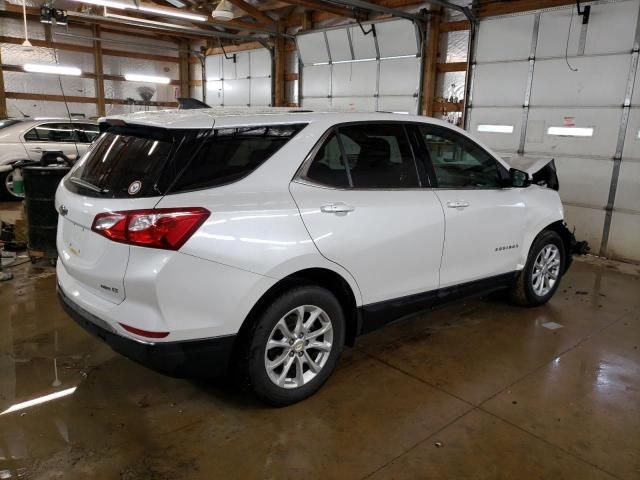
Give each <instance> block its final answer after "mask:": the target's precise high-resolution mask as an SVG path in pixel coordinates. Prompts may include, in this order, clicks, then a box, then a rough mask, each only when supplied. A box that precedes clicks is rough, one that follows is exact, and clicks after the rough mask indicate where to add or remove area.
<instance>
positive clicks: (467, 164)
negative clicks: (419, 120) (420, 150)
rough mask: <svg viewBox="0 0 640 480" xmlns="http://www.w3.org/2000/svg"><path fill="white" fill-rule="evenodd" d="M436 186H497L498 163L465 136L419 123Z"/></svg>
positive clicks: (498, 184)
mask: <svg viewBox="0 0 640 480" xmlns="http://www.w3.org/2000/svg"><path fill="white" fill-rule="evenodd" d="M420 131H421V134H422V138H423V139H424V142H425V145H426V148H427V152H428V154H429V158H430V160H431V164H432V165H433V169H434V171H435V176H436V180H437V182H438V187H441V188H498V187H499V186H500V177H499V164H498V162H496V160H495V159H494V158H493V157H492V156H491V155H489V154H488V153H487V152H486V151H484V150H483V149H482V148H481V147H480V146H478V145H476V144H475V143H474V142H472V141H471V140H469V139H468V138H466V137H464V136H463V135H460V134H458V133H456V132H453V131H451V130H447V129H445V128H440V127H432V126H421V127H420Z"/></svg>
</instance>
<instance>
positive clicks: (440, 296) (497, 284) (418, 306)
mask: <svg viewBox="0 0 640 480" xmlns="http://www.w3.org/2000/svg"><path fill="white" fill-rule="evenodd" d="M517 274H518V272H510V273H505V274H501V275H496V276H493V277H488V278H483V279H481V280H475V281H473V282H467V283H463V284H460V285H453V286H451V287H446V288H440V289H436V290H430V291H428V292H423V293H417V294H415V295H409V296H406V297H400V298H394V299H392V300H385V301H382V302H377V303H370V304H368V305H363V306H361V307H359V315H358V317H359V324H360V325H359V326H358V327H359V328H358V335H364V334H365V333H369V332H372V331H374V330H378V329H379V328H382V327H384V326H385V325H387V324H389V323H392V322H395V321H397V320H401V319H403V318H405V317H409V316H412V315H415V314H417V313H420V312H423V311H426V310H430V309H432V308H434V307H436V306H439V305H443V304H446V303H449V302H453V301H455V300H459V299H461V298H466V297H471V296H475V295H483V294H486V293H490V292H493V291H496V290H501V289H503V288H508V287H509V286H510V285H511V284H512V282H513V280H514V279H515V278H516V276H517Z"/></svg>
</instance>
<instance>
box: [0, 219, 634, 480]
mask: <svg viewBox="0 0 640 480" xmlns="http://www.w3.org/2000/svg"><path fill="white" fill-rule="evenodd" d="M12 208H14V207H12ZM1 209H2V206H0V210H1ZM12 270H13V272H14V273H15V279H14V280H12V281H10V282H7V283H4V284H0V412H3V411H4V410H5V409H7V408H9V407H10V406H11V405H14V404H16V403H20V402H24V401H27V400H30V399H34V398H36V397H41V396H43V395H47V394H50V393H51V392H54V391H60V390H64V389H68V388H72V387H77V389H76V390H75V392H74V393H73V394H71V395H68V396H65V397H64V398H60V399H56V400H52V401H49V402H46V403H42V404H39V405H37V406H32V407H30V408H25V409H23V410H20V411H15V412H11V413H4V414H3V413H0V479H6V478H33V479H53V478H64V479H65V480H67V479H68V480H72V479H87V478H92V479H94V478H95V479H121V480H131V479H145V480H153V479H218V478H219V479H227V478H241V479H254V478H265V479H266V478H269V479H283V478H305V479H314V478H322V479H331V478H341V479H342V478H344V479H361V478H371V479H390V478H397V479H400V478H402V479H414V478H415V479H431V478H433V479H440V478H449V479H462V478H465V479H466V478H481V479H483V478H491V479H502V478H504V479H512V478H518V479H529V478H549V479H554V480H557V479H562V478H566V479H592V478H594V479H595V478H625V479H639V478H640V274H638V273H637V272H638V270H639V269H637V268H634V267H628V268H626V270H627V271H626V273H625V271H624V270H625V269H623V268H621V267H619V266H616V265H613V264H608V263H602V262H598V261H593V260H591V261H586V262H585V261H580V262H576V263H575V264H574V266H573V267H572V269H571V270H570V271H569V273H568V275H567V276H566V277H565V278H564V279H563V281H562V284H561V287H560V290H559V291H558V294H557V295H556V296H555V298H554V299H553V300H552V301H551V302H550V303H549V304H548V305H547V306H544V307H540V308H536V309H520V308H516V307H513V306H510V305H507V304H504V303H501V302H499V301H496V300H486V299H485V300H474V301H469V302H466V303H460V304H456V305H453V306H450V307H447V308H445V309H441V310H438V311H436V312H434V313H431V314H429V315H422V316H419V317H416V318H415V319H412V320H408V321H405V322H403V323H400V324H396V325H393V326H390V327H388V328H386V329H384V330H381V331H379V332H375V333H373V334H371V335H368V336H366V337H362V338H361V339H360V340H359V342H358V344H357V346H356V348H355V349H347V351H346V352H345V354H344V356H343V357H342V359H341V361H340V364H339V367H338V369H337V371H336V372H335V373H334V375H333V376H332V378H331V379H330V380H329V381H328V383H327V384H326V385H325V386H324V388H323V389H322V390H321V391H320V392H319V393H318V394H317V395H315V396H314V397H312V398H311V399H309V400H307V401H305V402H303V403H301V404H298V405H295V406H292V407H289V408H285V409H270V408H266V407H264V406H263V405H262V404H260V403H258V402H257V401H256V400H254V399H253V398H252V397H251V396H250V395H248V394H245V393H242V392H238V391H236V390H234V389H233V388H230V387H229V386H227V385H225V384H224V382H215V383H209V384H206V383H197V382H192V381H188V380H178V379H172V378H167V377H164V376H162V375H160V374H157V373H154V372H152V371H150V370H147V369H145V368H143V367H141V366H138V365H136V364H134V363H132V362H131V361H129V360H127V359H125V358H123V357H121V356H119V355H117V354H115V353H113V352H112V351H111V350H110V349H109V348H108V347H106V346H104V345H103V344H101V343H100V342H99V341H97V340H95V339H94V338H92V337H90V336H89V335H88V334H86V333H85V332H84V331H82V330H81V329H80V328H79V327H77V326H76V325H75V324H74V323H73V322H72V320H70V319H69V318H68V317H67V316H66V315H65V314H64V313H63V311H62V309H61V308H60V307H59V306H58V303H57V300H56V296H55V274H54V271H53V269H51V268H50V267H46V266H42V267H39V266H32V265H30V264H24V265H22V266H18V267H15V268H13V269H12ZM634 272H636V273H635V274H634ZM547 322H556V323H558V324H559V325H560V326H561V328H557V329H555V330H552V329H548V328H545V323H547ZM547 326H548V325H547ZM56 379H58V381H59V382H60V384H59V385H58V381H56Z"/></svg>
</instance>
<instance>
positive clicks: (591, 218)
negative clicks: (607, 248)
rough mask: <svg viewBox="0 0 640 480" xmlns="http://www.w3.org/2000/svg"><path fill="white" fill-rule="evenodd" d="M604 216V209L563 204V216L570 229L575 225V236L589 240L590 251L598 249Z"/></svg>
mask: <svg viewBox="0 0 640 480" xmlns="http://www.w3.org/2000/svg"><path fill="white" fill-rule="evenodd" d="M561 188H562V187H561ZM604 217H605V213H604V210H596V209H593V208H586V207H577V206H574V205H564V218H565V221H566V222H567V225H568V226H569V228H570V229H571V230H573V228H574V227H575V229H576V231H575V235H576V238H579V239H580V240H586V241H587V242H589V246H590V247H591V251H592V252H598V251H600V244H601V242H602V229H603V228H604Z"/></svg>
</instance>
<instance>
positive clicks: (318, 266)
mask: <svg viewBox="0 0 640 480" xmlns="http://www.w3.org/2000/svg"><path fill="white" fill-rule="evenodd" d="M101 130H102V131H103V133H102V134H101V136H100V138H99V139H98V140H97V141H96V142H95V143H94V144H93V145H92V147H91V148H90V150H89V151H88V152H87V154H86V155H85V156H84V157H83V158H82V159H81V161H80V162H78V164H77V165H76V166H75V168H74V169H73V170H72V171H71V172H70V173H69V175H68V176H67V177H66V178H65V180H64V181H63V182H62V184H61V185H60V187H59V188H58V192H57V196H56V208H57V209H58V211H59V212H60V215H61V216H60V220H59V225H58V239H57V247H58V253H59V261H58V266H57V275H58V285H59V296H60V299H61V301H62V304H63V305H64V306H65V308H66V310H67V312H68V313H69V314H70V315H71V316H72V317H74V319H75V320H76V321H78V322H79V323H80V324H81V325H82V326H84V327H85V328H86V329H88V330H89V331H91V332H93V333H94V334H96V335H97V336H99V337H100V338H102V339H103V340H104V341H106V342H107V343H109V344H110V345H111V346H112V347H113V348H114V349H115V350H116V351H118V352H121V353H122V354H124V355H126V356H128V357H130V358H132V359H134V360H137V361H140V362H142V363H144V364H146V365H149V366H151V367H153V368H156V369H159V370H161V371H164V372H167V373H169V374H173V375H186V374H189V375H217V374H221V373H223V372H227V371H232V372H233V373H234V374H235V375H236V377H237V378H240V379H242V380H243V382H246V383H248V385H250V386H251V387H252V388H253V390H254V391H255V392H256V393H257V394H258V396H259V397H260V398H262V399H263V400H265V401H267V402H269V403H271V404H275V405H286V404H290V403H293V402H296V401H299V400H301V399H303V398H305V397H307V396H309V395H310V394H312V393H313V392H315V391H316V390H317V389H318V388H319V387H320V386H321V385H322V384H323V382H324V381H325V380H326V379H327V378H328V376H329V375H330V374H331V372H332V371H333V369H334V367H335V366H336V362H337V361H338V357H339V355H340V352H341V350H342V348H343V345H344V344H348V345H351V344H353V342H354V340H355V338H356V337H357V336H358V335H361V334H363V333H366V332H369V331H371V330H373V329H376V328H378V327H381V326H383V325H384V324H386V323H389V322H391V321H394V320H396V319H398V318H400V317H404V316H407V315H409V314H412V313H415V312H417V311H421V310H425V309H428V308H430V307H432V306H434V305H435V304H439V303H442V302H445V301H449V300H452V299H455V298H459V297H461V296H467V295H470V294H478V293H484V292H488V291H493V290H499V289H510V290H511V296H512V298H513V300H514V301H515V302H517V303H518V304H521V305H527V306H534V305H540V304H543V303H545V302H546V301H547V300H549V298H550V297H551V296H552V295H553V294H554V292H555V291H556V289H557V288H558V282H559V281H560V277H561V276H562V274H563V273H564V272H565V271H566V269H567V268H568V266H569V263H570V259H571V252H572V250H575V248H574V243H575V242H574V240H573V235H572V234H571V233H570V232H569V231H568V230H567V228H566V227H565V226H564V223H563V210H562V206H561V203H560V199H559V197H558V193H557V191H556V189H557V178H556V176H555V168H554V167H553V163H550V164H548V165H546V166H545V167H544V168H543V169H542V170H540V171H539V172H537V173H536V174H535V175H533V178H532V177H531V176H530V175H529V174H527V173H526V172H523V171H520V170H515V169H510V167H509V165H507V164H506V163H505V162H504V161H503V160H502V159H501V158H500V157H498V156H497V155H495V154H493V153H492V152H491V151H490V150H489V149H488V148H486V147H484V146H482V145H481V144H479V143H477V142H476V141H474V140H473V139H472V138H470V137H469V135H468V134H467V133H466V132H464V131H463V130H460V129H458V128H454V127H451V126H450V125H448V124H446V123H444V122H441V121H438V120H434V119H432V118H426V117H418V116H415V117H414V116H405V115H393V114H384V113H371V114H364V113H309V112H302V111H301V112H289V113H281V112H277V113H270V114H251V115H249V114H237V115H216V114H214V111H212V110H188V111H187V110H185V111H173V112H169V111H166V112H148V113H141V114H133V115H128V116H120V117H111V118H108V119H106V120H103V121H102V123H101Z"/></svg>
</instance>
